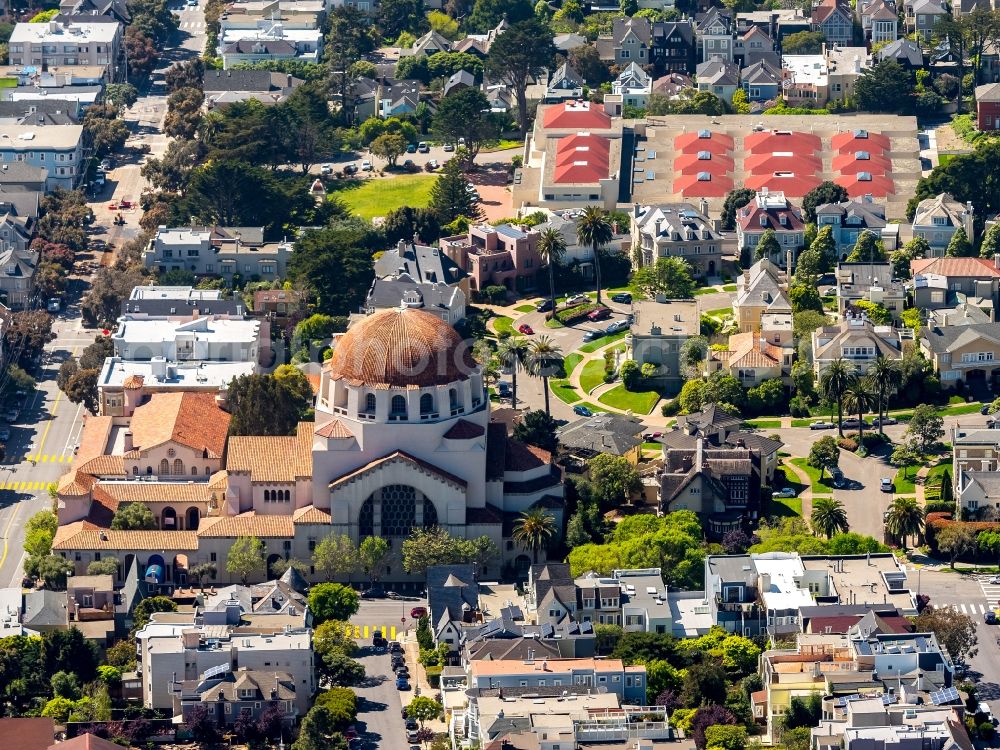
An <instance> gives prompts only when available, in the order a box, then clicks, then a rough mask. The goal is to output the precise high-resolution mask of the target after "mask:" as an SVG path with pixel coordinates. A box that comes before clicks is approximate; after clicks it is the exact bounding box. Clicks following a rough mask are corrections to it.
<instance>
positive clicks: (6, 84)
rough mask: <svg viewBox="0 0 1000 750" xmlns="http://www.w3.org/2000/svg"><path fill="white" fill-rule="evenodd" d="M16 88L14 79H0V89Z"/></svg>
mask: <svg viewBox="0 0 1000 750" xmlns="http://www.w3.org/2000/svg"><path fill="white" fill-rule="evenodd" d="M15 88H17V79H16V78H0V89H15Z"/></svg>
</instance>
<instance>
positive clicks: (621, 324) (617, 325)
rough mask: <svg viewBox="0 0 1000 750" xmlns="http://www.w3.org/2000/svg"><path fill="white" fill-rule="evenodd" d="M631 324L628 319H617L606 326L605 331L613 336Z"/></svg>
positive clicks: (625, 329)
mask: <svg viewBox="0 0 1000 750" xmlns="http://www.w3.org/2000/svg"><path fill="white" fill-rule="evenodd" d="M630 325H631V323H629V322H628V321H627V320H616V321H615V322H614V323H612V324H611V325H609V326H608V327H607V328H605V329H604V332H605V333H606V334H607V335H608V336H612V335H614V334H616V333H620V332H621V331H627V330H628V327H629V326H630Z"/></svg>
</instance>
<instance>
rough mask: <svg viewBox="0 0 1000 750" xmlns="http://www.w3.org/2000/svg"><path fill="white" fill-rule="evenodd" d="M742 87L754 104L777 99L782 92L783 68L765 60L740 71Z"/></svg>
mask: <svg viewBox="0 0 1000 750" xmlns="http://www.w3.org/2000/svg"><path fill="white" fill-rule="evenodd" d="M740 86H742V87H743V90H744V91H745V92H746V94H747V98H748V99H749V100H750V101H752V102H766V101H768V100H770V99H777V98H778V94H779V92H780V91H781V68H780V67H779V68H775V67H774V66H773V65H772V64H771V63H769V62H766V61H764V60H760V61H758V62H755V63H753V64H751V65H748V66H747V67H745V68H743V69H742V70H741V71H740Z"/></svg>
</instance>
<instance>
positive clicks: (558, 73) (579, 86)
mask: <svg viewBox="0 0 1000 750" xmlns="http://www.w3.org/2000/svg"><path fill="white" fill-rule="evenodd" d="M585 84H586V81H584V80H583V78H582V77H581V76H580V74H579V73H577V72H576V71H575V70H574V69H573V68H572V67H571V66H570V64H569V63H568V62H564V63H563V64H562V65H560V66H559V67H558V68H556V69H555V71H554V72H553V73H552V75H551V76H549V85H548V88H547V89H546V90H545V103H546V104H550V103H553V104H554V103H557V102H561V101H563V100H565V99H582V98H583V87H584V85H585Z"/></svg>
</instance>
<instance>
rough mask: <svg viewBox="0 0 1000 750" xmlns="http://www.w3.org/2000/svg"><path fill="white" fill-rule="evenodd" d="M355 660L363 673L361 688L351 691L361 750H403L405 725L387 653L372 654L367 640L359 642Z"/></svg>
mask: <svg viewBox="0 0 1000 750" xmlns="http://www.w3.org/2000/svg"><path fill="white" fill-rule="evenodd" d="M358 645H360V646H361V647H362V651H361V655H360V656H359V657H358V661H360V662H361V663H362V664H363V665H364V667H365V672H366V674H367V678H366V680H365V682H364V683H363V684H362V685H359V686H358V687H355V688H354V694H355V695H356V696H357V697H358V719H357V721H356V722H355V724H354V725H355V727H357V730H358V734H359V736H360V737H361V740H362V747H363V748H365V750H374V749H375V748H389V747H393V748H405V747H407V744H406V726H405V724H404V723H403V717H402V715H401V713H400V711H401V709H402V701H401V700H400V694H399V691H398V690H396V681H395V678H394V676H393V674H392V670H391V669H390V665H389V655H388V654H375V653H374V652H373V650H372V648H371V641H370V640H369V641H367V642H359V644H358Z"/></svg>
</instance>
